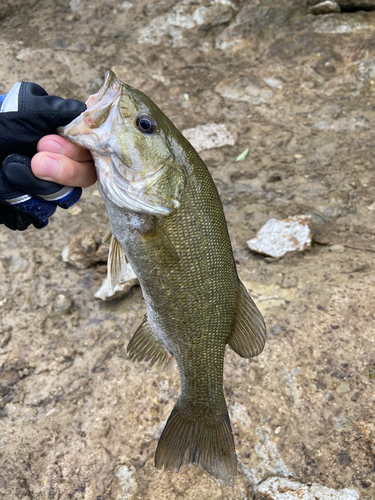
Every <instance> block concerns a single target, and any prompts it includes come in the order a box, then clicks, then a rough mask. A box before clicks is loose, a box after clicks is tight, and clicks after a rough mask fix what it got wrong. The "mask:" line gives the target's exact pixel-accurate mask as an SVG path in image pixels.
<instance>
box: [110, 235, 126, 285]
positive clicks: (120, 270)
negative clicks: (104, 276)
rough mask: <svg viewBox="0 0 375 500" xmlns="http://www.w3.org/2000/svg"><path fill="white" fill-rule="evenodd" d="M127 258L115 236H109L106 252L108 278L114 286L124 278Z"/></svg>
mask: <svg viewBox="0 0 375 500" xmlns="http://www.w3.org/2000/svg"><path fill="white" fill-rule="evenodd" d="M127 262H128V261H127V258H126V255H125V254H124V250H123V249H122V246H121V245H120V243H119V242H118V241H117V239H116V237H115V236H113V234H112V236H111V244H110V247H109V254H108V279H109V282H110V284H111V286H112V288H114V287H115V286H116V285H117V284H118V283H120V281H121V280H122V279H123V278H124V276H125V274H126V269H127Z"/></svg>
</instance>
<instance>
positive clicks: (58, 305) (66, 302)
mask: <svg viewBox="0 0 375 500" xmlns="http://www.w3.org/2000/svg"><path fill="white" fill-rule="evenodd" d="M72 305H73V301H72V300H71V299H70V298H69V297H68V296H67V295H65V294H63V293H60V294H59V295H57V296H56V297H55V300H54V302H53V306H52V309H53V312H54V313H55V314H56V316H63V315H64V314H67V313H68V312H69V311H70V309H71V308H72Z"/></svg>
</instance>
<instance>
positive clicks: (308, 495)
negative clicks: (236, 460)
mask: <svg viewBox="0 0 375 500" xmlns="http://www.w3.org/2000/svg"><path fill="white" fill-rule="evenodd" d="M358 499H359V494H358V492H357V491H356V490H352V489H349V488H344V489H342V490H334V489H332V488H327V487H326V486H322V485H320V484H317V483H313V484H309V485H307V484H302V483H296V482H294V481H291V480H289V479H284V478H279V477H271V478H269V479H267V480H266V481H264V483H262V484H261V485H260V486H259V488H258V490H257V494H256V500H358Z"/></svg>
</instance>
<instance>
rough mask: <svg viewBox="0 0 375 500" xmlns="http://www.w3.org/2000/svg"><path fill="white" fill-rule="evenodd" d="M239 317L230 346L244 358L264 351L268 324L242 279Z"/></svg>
mask: <svg viewBox="0 0 375 500" xmlns="http://www.w3.org/2000/svg"><path fill="white" fill-rule="evenodd" d="M237 301H238V302H237V317H236V321H235V325H234V330H233V333H232V335H231V337H230V339H229V342H228V344H229V346H230V347H231V348H232V349H233V351H235V352H236V353H237V354H239V355H240V356H242V357H243V358H253V357H254V356H258V354H260V353H261V352H262V351H263V348H264V344H265V342H266V326H265V324H264V320H263V316H262V315H261V313H260V312H259V310H258V308H257V306H256V305H255V304H254V302H253V300H252V298H251V297H250V295H249V294H248V293H247V290H246V288H245V287H244V285H243V283H242V282H241V281H240V286H239V291H238V299H237Z"/></svg>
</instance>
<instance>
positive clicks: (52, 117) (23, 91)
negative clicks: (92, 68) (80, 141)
mask: <svg viewBox="0 0 375 500" xmlns="http://www.w3.org/2000/svg"><path fill="white" fill-rule="evenodd" d="M85 109H86V105H85V104H84V103H83V102H80V101H76V100H75V99H63V98H61V97H56V96H49V95H48V94H47V92H46V91H45V90H44V89H43V88H42V87H40V86H39V85H37V84H36V83H30V82H18V83H16V84H15V85H14V86H13V87H12V89H11V90H10V92H9V93H8V94H6V95H5V96H0V163H2V166H1V169H0V224H5V225H6V226H7V227H8V228H10V229H13V230H16V229H18V230H20V231H23V230H24V229H26V228H27V227H29V225H30V224H33V225H34V226H35V227H36V228H42V227H44V226H46V225H47V224H48V219H49V217H51V215H52V214H53V213H54V212H55V210H56V206H60V207H62V208H68V207H70V206H72V205H73V204H74V203H76V202H77V201H78V200H79V198H80V196H81V193H82V189H81V188H77V187H74V188H73V187H67V186H61V185H60V184H55V183H53V182H47V181H44V180H41V179H38V178H37V177H35V176H34V175H33V173H32V171H31V157H32V156H34V154H35V153H36V152H37V149H36V146H37V143H38V141H39V139H41V138H42V137H43V136H45V135H48V134H52V133H54V132H55V131H56V128H57V127H59V126H63V125H66V124H67V123H69V122H71V121H72V120H73V119H74V118H76V116H78V115H79V114H80V113H82V112H83V111H85Z"/></svg>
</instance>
